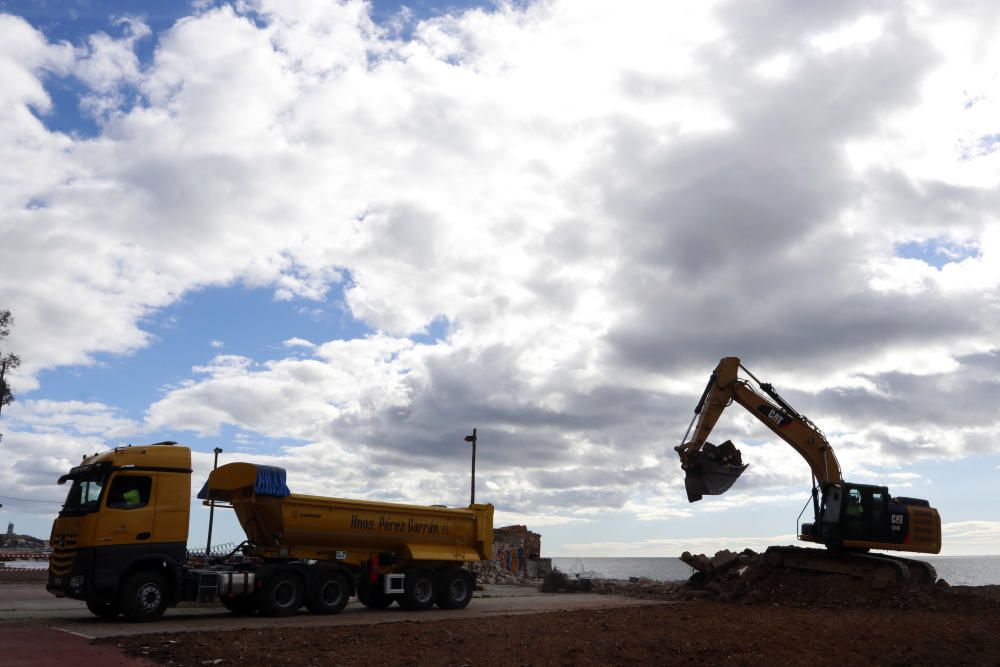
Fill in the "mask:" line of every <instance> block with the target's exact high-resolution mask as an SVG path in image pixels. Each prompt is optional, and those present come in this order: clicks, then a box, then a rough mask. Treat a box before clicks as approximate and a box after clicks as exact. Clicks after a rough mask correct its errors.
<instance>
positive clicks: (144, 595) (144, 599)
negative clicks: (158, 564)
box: [118, 571, 170, 622]
mask: <svg viewBox="0 0 1000 667" xmlns="http://www.w3.org/2000/svg"><path fill="white" fill-rule="evenodd" d="M169 593H170V591H169V589H168V588H167V580H166V579H164V578H163V575H162V574H160V573H159V572H149V571H146V572H136V573H135V574H133V575H132V576H130V577H129V578H128V579H126V580H125V584H124V585H123V586H122V590H121V597H120V599H119V603H118V606H119V607H120V608H121V610H122V614H124V615H125V618H126V620H129V621H133V622H141V621H154V620H156V619H158V618H159V617H160V616H163V612H165V611H166V610H167V598H168V596H169Z"/></svg>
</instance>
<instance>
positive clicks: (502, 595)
mask: <svg viewBox="0 0 1000 667" xmlns="http://www.w3.org/2000/svg"><path fill="white" fill-rule="evenodd" d="M484 588H485V590H483V591H477V592H476V596H475V597H474V598H473V600H472V602H471V603H469V606H468V607H467V608H466V609H462V610H445V609H438V608H434V609H430V610H427V611H421V612H408V611H405V610H403V609H400V608H399V607H397V606H395V605H394V606H392V607H390V608H389V609H368V608H367V607H364V606H362V605H361V604H360V603H358V602H356V601H352V602H351V603H350V604H348V605H347V607H346V608H345V609H344V611H343V612H341V613H340V614H337V615H336V616H314V615H312V614H309V613H305V612H303V613H300V614H297V615H295V616H290V617H287V618H261V617H258V616H251V617H240V616H235V615H233V614H231V613H229V612H227V611H225V610H224V609H222V608H221V607H214V606H213V607H196V606H191V607H187V606H185V607H178V608H173V609H168V610H167V613H166V615H164V617H163V618H162V619H160V620H159V621H156V622H154V623H138V624H136V623H124V622H121V621H118V622H108V621H102V620H99V619H97V618H95V617H94V616H92V615H91V614H90V612H88V611H87V608H86V606H85V605H84V604H83V603H82V602H77V601H75V600H66V599H59V598H55V597H53V596H51V595H49V594H48V593H47V592H46V591H45V588H44V586H41V585H39V584H5V585H3V586H0V633H2V631H3V630H4V629H7V630H12V629H13V627H12V626H15V625H16V626H23V625H25V624H26V623H27V624H30V625H33V626H39V625H44V626H49V627H50V628H52V629H56V630H61V631H64V632H69V633H74V634H77V635H83V636H86V637H88V638H94V637H115V636H122V635H136V634H147V633H152V632H188V631H191V630H212V631H215V630H238V629H244V628H255V627H269V628H271V627H322V626H336V625H363V624H369V623H387V622H401V621H415V620H419V621H436V620H445V619H458V618H475V617H484V616H493V615H498V614H499V615H515V614H532V613H539V612H545V611H562V610H571V609H607V608H616V607H634V606H641V605H649V604H664V603H663V602H656V601H648V600H633V599H627V598H620V597H614V596H608V595H595V594H583V593H574V594H549V593H539V592H537V591H536V590H534V589H532V588H524V587H518V586H486V587H484Z"/></svg>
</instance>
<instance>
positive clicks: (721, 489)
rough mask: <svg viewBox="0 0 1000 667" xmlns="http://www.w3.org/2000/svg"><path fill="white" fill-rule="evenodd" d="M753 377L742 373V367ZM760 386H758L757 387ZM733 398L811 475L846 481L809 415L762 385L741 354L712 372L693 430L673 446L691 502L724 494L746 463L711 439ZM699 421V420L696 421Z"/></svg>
mask: <svg viewBox="0 0 1000 667" xmlns="http://www.w3.org/2000/svg"><path fill="white" fill-rule="evenodd" d="M741 368H742V369H743V371H744V372H745V373H746V374H747V375H749V376H750V378H752V379H753V382H754V384H756V387H755V386H754V384H752V383H751V382H750V381H749V380H746V379H743V378H741V377H739V371H740V369H741ZM758 387H759V390H758ZM733 402H736V403H739V404H740V405H741V406H743V407H744V408H746V410H747V411H748V412H750V414H752V415H753V416H754V417H756V418H757V419H759V420H760V421H761V422H762V423H763V424H764V425H765V426H767V427H768V428H769V429H771V430H772V431H774V433H776V434H777V435H778V437H780V438H781V439H782V440H784V441H785V442H787V443H788V444H789V445H791V446H792V448H793V449H794V450H795V451H797V452H798V453H799V454H800V455H801V456H802V458H804V459H805V460H806V463H808V464H809V468H810V469H811V470H812V474H813V477H815V479H816V481H817V482H819V483H820V484H821V485H824V486H825V485H826V484H829V483H840V482H842V481H843V478H842V476H841V471H840V463H839V462H838V461H837V457H836V455H835V454H834V453H833V449H832V448H831V447H830V444H829V443H828V442H827V440H826V437H824V435H823V433H822V432H820V430H819V429H818V428H816V425H815V424H813V423H812V422H811V421H809V419H808V418H807V417H805V416H804V415H802V414H799V413H798V412H797V411H795V410H794V409H793V408H792V406H791V405H789V404H788V402H787V401H785V400H784V399H783V398H781V396H779V395H778V392H776V391H775V390H774V388H773V387H772V386H771V385H770V384H768V383H762V382H760V381H758V380H757V378H756V377H754V375H753V374H752V373H750V371H748V370H747V369H746V368H744V367H743V365H742V364H740V360H739V358H737V357H725V358H724V359H722V360H721V361H720V362H719V365H718V366H717V367H716V368H715V370H714V371H713V372H712V375H711V377H709V379H708V384H707V385H706V386H705V391H704V393H703V394H702V396H701V400H700V401H698V405H697V407H695V417H694V418H693V419H692V421H691V425H692V426H694V434H693V436H692V437H691V439H690V440H687V435H688V434H690V433H691V427H690V426H689V427H688V433H686V434H685V436H684V438H685V442H683V443H682V444H680V445H678V446H677V447H675V448H674V449H675V450H676V451H677V453H678V455H679V456H680V459H681V468H683V470H684V471H685V473H686V475H685V480H684V482H685V487H686V488H687V493H688V500H689V501H690V502H695V501H697V500H701V498H702V495H718V494H721V493H725V492H726V491H728V490H729V487H731V486H732V485H733V483H734V482H735V481H736V479H737V478H739V476H740V475H742V474H743V471H744V470H746V468H747V466H746V465H745V464H743V462H742V455H741V454H740V452H739V450H737V449H736V447H735V446H734V445H733V444H732V443H731V442H729V441H726V442H725V443H723V444H722V445H719V446H718V447H716V446H715V445H712V444H710V443H708V442H707V439H708V436H709V434H710V433H711V432H712V429H713V428H714V427H715V424H716V422H718V420H719V417H720V416H721V415H722V412H723V410H725V409H726V408H727V407H728V406H729V405H731V404H732V403H733ZM695 420H697V423H695Z"/></svg>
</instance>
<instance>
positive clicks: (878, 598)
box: [679, 549, 956, 610]
mask: <svg viewBox="0 0 1000 667" xmlns="http://www.w3.org/2000/svg"><path fill="white" fill-rule="evenodd" d="M681 560H683V561H684V562H685V563H687V564H688V565H690V566H691V567H692V568H693V569H694V570H695V573H694V574H693V575H692V576H691V579H690V580H689V581H688V582H687V584H686V585H685V586H684V587H683V589H682V590H681V591H679V597H680V598H681V599H689V600H690V599H699V598H713V599H718V600H721V601H726V602H737V603H741V604H772V605H780V606H794V607H809V608H812V607H826V608H842V607H861V608H870V609H876V608H882V609H928V610H934V609H935V608H937V607H939V606H942V605H943V606H945V607H949V606H954V603H955V602H956V600H955V595H956V593H955V592H954V591H952V590H951V587H950V586H949V585H948V583H947V582H946V581H944V580H943V579H941V580H938V581H936V582H934V583H924V584H920V583H913V582H906V583H899V582H895V581H892V582H887V581H884V580H879V579H877V578H872V577H852V576H848V575H845V574H831V573H824V572H815V571H809V570H802V569H797V568H794V567H785V566H784V565H783V564H782V563H781V562H780V559H774V558H768V557H767V554H758V553H756V552H755V551H752V550H750V549H745V550H743V551H742V552H740V553H734V552H732V551H729V550H724V551H719V552H718V553H716V554H715V555H714V556H706V555H704V554H697V555H693V554H691V553H688V552H684V554H682V555H681Z"/></svg>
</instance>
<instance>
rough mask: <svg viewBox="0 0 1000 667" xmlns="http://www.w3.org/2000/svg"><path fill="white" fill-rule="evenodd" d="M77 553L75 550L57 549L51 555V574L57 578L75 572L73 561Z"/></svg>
mask: <svg viewBox="0 0 1000 667" xmlns="http://www.w3.org/2000/svg"><path fill="white" fill-rule="evenodd" d="M75 557H76V551H74V550H73V549H56V550H55V551H53V552H52V553H51V554H49V572H51V573H52V574H54V575H56V576H57V577H64V576H66V575H67V574H69V573H70V572H71V571H72V570H73V559H74V558H75Z"/></svg>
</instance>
